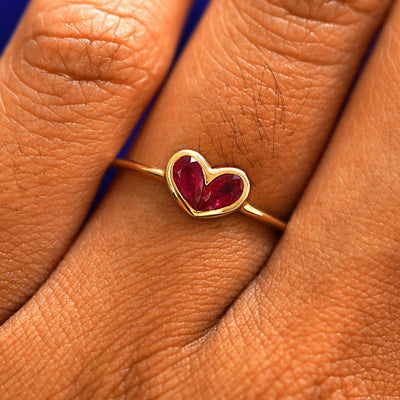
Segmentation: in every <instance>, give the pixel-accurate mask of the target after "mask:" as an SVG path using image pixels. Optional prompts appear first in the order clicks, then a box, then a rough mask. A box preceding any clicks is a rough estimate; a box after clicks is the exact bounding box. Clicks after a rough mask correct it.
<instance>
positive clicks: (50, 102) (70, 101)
mask: <svg viewBox="0 0 400 400" xmlns="http://www.w3.org/2000/svg"><path fill="white" fill-rule="evenodd" d="M188 3H189V2H188V1H181V0H168V1H167V0H157V1H155V0H146V1H141V2H132V1H129V0H126V1H125V0H124V1H103V0H93V1H92V0H91V1H88V2H81V1H75V0H68V1H50V0H35V1H33V2H32V4H31V6H30V8H29V9H28V11H27V13H26V15H25V17H24V19H23V21H22V23H21V25H20V27H19V29H18V31H17V32H16V34H15V36H14V38H13V40H12V41H11V43H10V45H9V46H8V49H7V50H6V52H5V54H4V56H3V57H2V59H1V61H0V141H1V151H0V163H1V165H2V167H3V168H2V169H1V171H0V221H1V222H0V223H1V229H0V265H1V269H0V282H1V283H0V321H2V320H4V319H5V318H6V317H7V316H8V315H9V314H10V313H11V312H12V311H13V310H15V309H16V308H18V307H19V306H20V305H21V304H22V303H23V302H24V301H25V300H26V298H27V297H29V296H31V295H32V293H33V292H34V291H35V290H36V289H37V288H38V286H39V285H40V284H41V283H42V282H43V280H44V279H45V278H46V277H47V275H48V274H49V271H50V270H51V269H52V268H53V267H54V266H55V264H56V263H57V262H58V261H59V259H60V257H62V255H63V254H64V252H65V250H66V248H67V247H68V245H69V244H70V243H71V240H72V238H73V237H74V235H75V234H76V232H77V229H78V228H79V226H80V224H81V223H82V220H83V218H84V217H85V214H86V212H87V208H88V206H89V205H90V202H91V200H92V198H93V194H94V193H95V191H96V188H97V185H98V183H99V179H100V178H101V176H102V174H103V172H104V170H105V168H106V167H107V166H108V165H109V163H110V161H111V160H112V159H113V157H114V156H115V154H116V153H117V151H118V149H119V148H120V147H121V145H122V143H123V141H124V140H125V139H126V136H127V135H128V134H129V132H130V131H131V129H132V127H133V126H134V124H135V123H136V121H137V120H138V117H139V116H140V115H141V113H142V112H143V110H144V108H145V106H146V104H147V103H148V101H149V100H150V98H151V97H152V95H153V94H154V91H155V90H156V88H157V87H158V85H159V83H160V81H161V79H162V77H163V75H164V73H165V71H166V69H167V67H168V65H169V62H170V60H171V56H172V54H173V51H174V47H175V43H176V40H177V36H178V33H179V30H180V25H181V22H182V18H183V15H184V11H185V9H186V7H187V5H188Z"/></svg>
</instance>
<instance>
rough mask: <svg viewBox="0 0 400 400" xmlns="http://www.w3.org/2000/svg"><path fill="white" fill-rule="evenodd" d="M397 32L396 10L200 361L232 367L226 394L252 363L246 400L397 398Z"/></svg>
mask: <svg viewBox="0 0 400 400" xmlns="http://www.w3.org/2000/svg"><path fill="white" fill-rule="evenodd" d="M399 22H400V4H397V5H396V7H395V9H394V10H393V13H392V15H391V18H390V19H389V21H388V23H387V26H386V28H385V30H384V32H383V34H382V36H381V38H380V41H379V43H378V45H377V47H376V50H375V51H374V53H373V56H372V59H371V60H370V62H369V65H368V68H367V69H366V70H365V71H364V74H363V76H362V79H361V80H360V82H359V84H358V87H357V90H356V92H355V93H354V95H353V97H352V100H351V102H350V104H349V106H348V107H347V109H346V112H345V114H344V116H343V118H342V121H341V123H340V125H339V126H338V129H337V131H336V132H335V134H334V137H333V140H332V141H331V143H330V144H329V147H328V149H327V152H326V153H325V154H324V157H323V159H322V162H321V165H320V166H319V168H318V170H317V172H316V174H315V176H314V177H313V180H312V181H311V183H310V185H309V186H308V188H307V191H306V193H305V195H304V197H303V198H302V199H301V202H300V203H299V206H298V207H297V208H296V212H295V213H294V215H293V217H292V220H291V224H290V226H289V228H288V231H287V233H286V235H285V236H284V238H283V240H282V242H281V243H280V244H279V246H278V247H277V248H276V250H275V251H274V253H273V256H272V257H271V259H270V261H269V262H268V264H267V266H266V268H265V269H264V270H263V271H262V273H261V275H260V276H259V278H257V279H256V280H255V281H254V282H253V283H252V284H251V285H250V286H249V288H248V290H246V292H245V293H244V294H243V296H242V297H241V298H240V301H238V302H237V303H236V304H235V305H234V307H233V309H232V310H231V312H230V314H229V316H228V317H227V318H226V319H225V321H223V323H222V324H221V326H220V329H219V330H218V334H217V335H216V336H215V338H217V340H216V341H215V343H214V345H215V347H212V348H210V349H208V351H209V352H212V353H213V354H215V359H214V360H218V361H217V364H215V362H214V364H213V365H212V366H210V365H209V366H208V368H209V369H211V368H212V371H215V370H220V367H221V365H223V364H224V362H226V361H227V359H229V362H230V365H231V366H232V365H236V367H233V368H230V370H229V373H228V375H229V376H227V374H225V375H224V382H231V383H232V382H234V381H236V379H237V378H236V376H237V373H239V370H241V369H242V367H241V365H243V363H245V364H246V365H248V364H247V361H248V360H253V362H254V365H256V364H257V363H258V362H262V368H258V369H257V370H256V368H250V370H249V374H251V377H252V382H253V384H254V386H253V391H251V392H250V393H252V395H250V397H253V395H254V390H256V389H255V388H256V387H257V386H258V388H259V390H262V391H263V393H264V395H265V397H267V398H273V397H274V396H277V397H280V395H283V394H282V393H283V391H284V392H285V393H296V394H297V395H298V397H299V398H307V397H308V394H309V393H323V394H326V395H322V397H324V398H344V399H353V398H354V399H355V398H361V397H365V396H368V397H371V398H374V399H375V398H376V399H386V398H398V397H399V396H400V389H399V385H398V381H399V368H398V366H399V341H398V338H399V332H400V324H399V321H400V318H399V317H400V313H399V304H400V284H399V282H400V274H399V271H400V269H399V265H400V256H399V255H400V242H399V234H398V232H399V230H400V215H399V199H400V180H399V171H400V156H399V155H400V141H399V122H398V110H399V106H400V99H399V96H398V91H399V88H400V71H399V68H398V65H399V63H400V43H399V40H398V38H399V35H400V24H399ZM244 327H247V328H246V329H245V328H244ZM227 332H230V333H229V335H230V337H234V338H236V340H235V349H233V348H232V346H229V345H228V346H223V343H222V341H220V340H219V338H224V337H225V334H226V333H227ZM260 338H262V340H261V342H260V340H259V339H260ZM256 340H258V341H257V343H258V346H257V348H255V347H252V346H251V343H255V341H256ZM272 348H273V354H272V352H271V349H272ZM217 349H219V351H218V350H217ZM244 349H246V350H244ZM232 353H233V354H234V355H232ZM239 354H242V355H244V359H243V358H242V359H241V360H240V363H239V360H238V359H236V358H237V357H238V355H239ZM196 359H197V360H198V359H199V357H198V355H197V358H196ZM233 359H234V360H236V362H235V361H232V360H233ZM261 360H262V361H261ZM198 362H199V363H200V364H201V365H202V363H203V362H204V365H206V364H207V362H206V357H205V354H204V357H203V358H202V359H201V360H200V361H198ZM283 370H285V371H286V373H285V374H283V375H282V374H281V375H279V371H283ZM225 372H226V370H225ZM276 376H279V379H275V377H276ZM221 379H222V377H221V376H218V375H216V376H215V382H214V383H213V384H212V385H211V386H212V388H211V389H210V390H213V388H215V387H219V388H221V387H220V385H219V382H220V381H221ZM208 383H209V384H210V382H208ZM257 383H259V385H257ZM226 386H227V387H233V386H232V385H231V384H227V385H226ZM221 389H222V388H221ZM241 390H243V388H242V389H241ZM222 391H223V390H222ZM333 393H334V394H335V396H337V397H334V396H333ZM229 395H231V396H233V397H235V398H240V395H238V394H237V393H233V394H232V392H230V393H229ZM331 395H332V397H331ZM188 397H190V395H189V396H188ZM221 397H224V395H223V393H222V394H221ZM293 398H296V397H294V395H293Z"/></svg>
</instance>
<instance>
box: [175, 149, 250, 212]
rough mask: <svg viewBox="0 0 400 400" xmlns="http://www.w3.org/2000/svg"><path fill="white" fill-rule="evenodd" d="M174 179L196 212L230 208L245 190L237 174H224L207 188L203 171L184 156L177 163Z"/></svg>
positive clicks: (188, 157)
mask: <svg viewBox="0 0 400 400" xmlns="http://www.w3.org/2000/svg"><path fill="white" fill-rule="evenodd" d="M173 179H174V182H175V185H176V187H177V189H178V190H179V192H180V194H181V196H182V197H183V198H184V199H185V200H186V201H187V202H188V203H189V204H190V206H191V207H192V208H193V209H194V210H196V211H211V210H218V209H221V208H224V207H228V206H230V205H232V204H233V203H235V202H236V201H237V200H238V199H239V198H240V196H241V195H242V193H243V190H244V183H243V180H242V178H241V177H240V176H238V175H235V174H222V175H220V176H217V177H216V178H215V179H213V180H212V181H211V182H210V183H209V184H208V185H207V186H205V184H204V174H203V170H202V168H201V166H200V164H199V163H198V162H197V161H196V159H194V158H193V157H190V156H183V157H181V158H180V159H179V160H178V161H176V162H175V164H174V167H173Z"/></svg>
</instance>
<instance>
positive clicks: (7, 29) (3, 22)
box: [0, 0, 210, 209]
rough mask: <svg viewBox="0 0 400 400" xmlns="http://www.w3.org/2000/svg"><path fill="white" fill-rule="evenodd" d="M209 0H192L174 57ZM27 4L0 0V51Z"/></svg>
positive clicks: (106, 182) (21, 0)
mask: <svg viewBox="0 0 400 400" xmlns="http://www.w3.org/2000/svg"><path fill="white" fill-rule="evenodd" d="M209 1H210V0H194V1H193V4H192V7H191V10H190V12H189V14H188V17H187V20H186V24H185V26H184V28H183V32H182V37H181V40H180V42H179V45H178V49H177V54H176V57H175V60H176V58H177V57H178V55H179V54H180V52H181V51H182V49H183V47H184V46H185V44H186V42H187V40H188V38H189V37H190V35H191V34H192V32H193V30H194V28H195V27H196V24H197V23H198V21H199V19H200V18H201V15H202V14H203V12H204V10H205V8H206V7H207V5H208V3H209ZM27 4H28V0H0V53H1V51H2V50H3V49H4V46H5V45H6V44H7V41H8V39H9V38H10V36H11V34H12V32H13V30H14V29H15V26H16V24H17V23H18V20H19V18H20V17H21V15H22V13H23V11H24V8H25V7H26V5H27ZM146 115H147V113H145V115H144V116H143V117H142V119H141V121H140V122H139V124H138V126H137V127H136V128H135V130H134V131H133V132H132V135H131V137H130V139H129V140H128V141H127V143H126V145H125V146H124V148H123V149H122V150H121V153H120V156H121V157H123V156H124V155H125V154H126V152H127V151H128V148H129V147H130V145H131V143H132V141H133V139H134V137H135V135H136V134H137V131H138V130H139V128H140V125H141V123H143V120H144V119H145V117H146ZM114 174H115V171H113V170H108V171H107V173H106V174H105V176H104V178H103V182H102V184H101V186H100V188H99V192H98V195H97V196H96V199H95V201H94V204H93V207H92V209H93V208H95V207H96V206H97V204H98V202H99V201H100V199H101V197H102V196H103V195H104V193H105V191H106V190H107V188H108V186H109V184H110V182H111V180H112V178H113V177H114Z"/></svg>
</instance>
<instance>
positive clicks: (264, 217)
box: [111, 158, 286, 231]
mask: <svg viewBox="0 0 400 400" xmlns="http://www.w3.org/2000/svg"><path fill="white" fill-rule="evenodd" d="M111 166H112V167H115V168H120V169H125V170H129V171H135V172H145V173H146V174H148V175H151V176H152V177H155V178H157V179H159V180H164V179H165V171H164V170H162V169H159V168H153V167H149V166H147V165H144V164H140V163H138V162H135V161H131V160H123V159H120V158H116V159H115V160H114V161H113V163H112V164H111ZM239 211H240V212H242V213H243V214H245V215H247V216H249V217H252V218H254V219H256V220H258V221H260V222H263V223H267V224H269V225H272V226H274V227H275V228H277V229H279V230H281V231H284V230H285V229H286V223H285V222H283V221H281V220H279V219H277V218H275V217H272V216H271V215H269V214H266V213H264V212H263V211H260V210H258V209H257V208H255V207H253V206H251V205H250V204H249V203H247V202H244V203H243V205H242V206H241V207H240V209H239Z"/></svg>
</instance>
